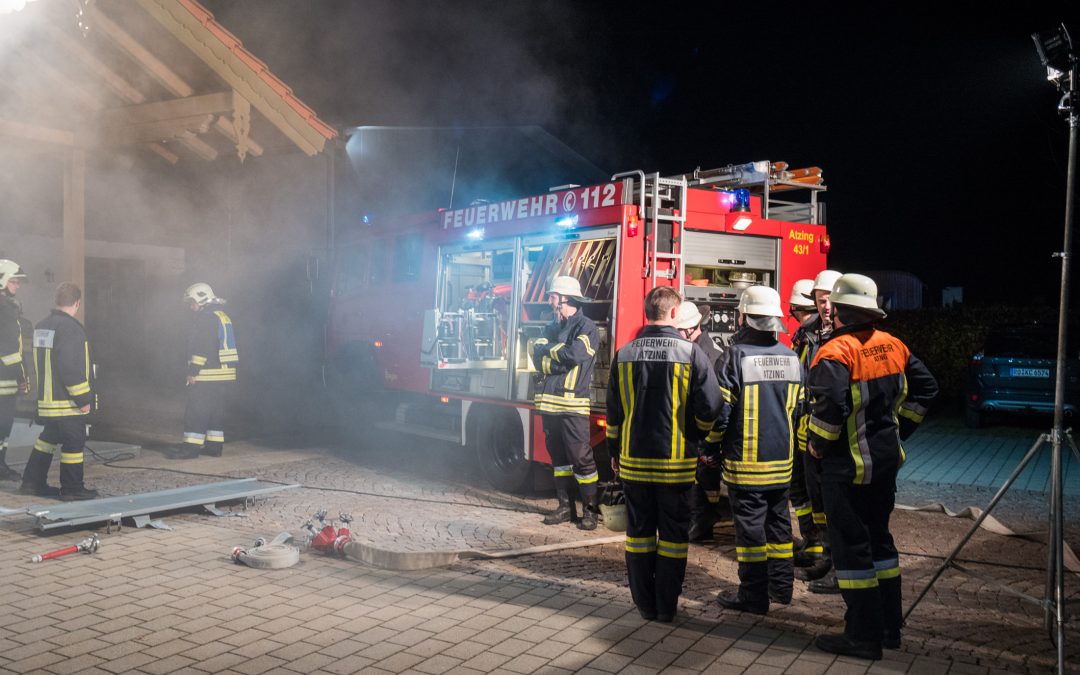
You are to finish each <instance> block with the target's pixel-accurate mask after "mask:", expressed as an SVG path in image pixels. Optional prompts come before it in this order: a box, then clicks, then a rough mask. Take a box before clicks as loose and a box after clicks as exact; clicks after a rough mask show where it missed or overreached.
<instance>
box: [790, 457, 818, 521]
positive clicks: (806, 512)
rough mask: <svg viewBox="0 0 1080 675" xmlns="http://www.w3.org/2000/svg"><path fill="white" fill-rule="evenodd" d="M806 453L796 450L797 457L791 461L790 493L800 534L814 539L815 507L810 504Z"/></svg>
mask: <svg viewBox="0 0 1080 675" xmlns="http://www.w3.org/2000/svg"><path fill="white" fill-rule="evenodd" d="M805 459H806V453H805V452H800V451H798V450H796V452H795V457H794V458H793V461H792V462H791V487H790V488H789V490H788V494H789V496H790V500H791V508H792V509H794V511H795V518H796V519H797V520H798V523H799V536H801V537H802V538H803V539H813V538H814V536H815V533H814V507H813V506H811V504H810V492H809V490H807V488H806V461H805Z"/></svg>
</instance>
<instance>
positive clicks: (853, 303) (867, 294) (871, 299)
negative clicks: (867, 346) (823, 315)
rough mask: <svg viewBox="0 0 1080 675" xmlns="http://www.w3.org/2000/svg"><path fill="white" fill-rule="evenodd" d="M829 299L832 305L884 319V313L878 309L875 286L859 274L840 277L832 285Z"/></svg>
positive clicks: (872, 281)
mask: <svg viewBox="0 0 1080 675" xmlns="http://www.w3.org/2000/svg"><path fill="white" fill-rule="evenodd" d="M830 299H831V300H832V304H834V305H843V306H845V307H853V308H855V309H858V310H860V311H863V312H866V313H867V314H872V315H874V316H876V317H878V318H881V319H883V318H885V312H884V311H882V309H881V308H880V307H878V301H877V284H876V283H874V280H873V279H871V278H870V277H867V276H863V275H861V274H844V275H842V276H841V277H840V278H839V279H837V280H836V283H835V284H834V285H833V287H832V295H831V296H830Z"/></svg>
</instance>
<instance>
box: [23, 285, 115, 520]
mask: <svg viewBox="0 0 1080 675" xmlns="http://www.w3.org/2000/svg"><path fill="white" fill-rule="evenodd" d="M81 306H82V291H81V290H79V287H78V286H76V285H75V284H72V283H67V282H65V283H62V284H60V286H59V287H57V289H56V308H55V309H53V310H52V313H50V314H49V316H47V317H46V318H44V319H43V320H41V322H39V323H38V325H37V326H35V327H34V368H35V369H36V372H37V380H38V397H37V400H38V404H37V416H38V421H39V422H40V423H41V424H42V425H43V426H44V428H43V429H42V430H41V435H40V436H38V440H37V443H35V444H34V450H33V451H32V452H31V453H30V460H29V461H28V462H27V463H26V471H25V472H23V480H22V486H21V487H20V488H19V492H20V493H21V494H33V495H37V496H39V497H56V496H59V497H60V499H62V500H64V501H77V500H83V499H94V498H96V497H97V496H98V493H97V490H89V489H87V488H86V485H85V484H84V483H83V448H84V446H85V445H86V420H87V415H89V414H90V411H91V409H92V408H94V407H95V404H96V402H97V395H96V394H95V392H94V389H93V379H94V375H93V374H94V367H93V362H92V361H91V360H90V345H89V344H88V343H87V341H86V331H85V330H83V326H82V324H81V323H79V320H78V319H76V318H75V315H76V314H77V313H78V312H79V307H81ZM57 449H59V450H60V489H59V490H57V489H56V488H55V487H51V486H49V485H48V484H47V483H46V477H47V476H48V474H49V466H50V465H51V464H52V460H53V453H55V452H56V450H57Z"/></svg>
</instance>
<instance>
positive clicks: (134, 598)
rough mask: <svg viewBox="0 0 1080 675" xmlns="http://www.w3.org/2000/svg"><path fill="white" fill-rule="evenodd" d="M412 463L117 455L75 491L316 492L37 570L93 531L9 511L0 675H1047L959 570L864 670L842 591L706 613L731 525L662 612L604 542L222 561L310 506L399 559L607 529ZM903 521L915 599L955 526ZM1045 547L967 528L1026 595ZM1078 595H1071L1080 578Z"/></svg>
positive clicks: (724, 568)
mask: <svg viewBox="0 0 1080 675" xmlns="http://www.w3.org/2000/svg"><path fill="white" fill-rule="evenodd" d="M283 446H284V447H283ZM415 460H416V457H415V456H412V455H406V456H405V457H402V458H397V459H396V460H394V459H389V458H387V457H385V456H374V457H358V458H350V457H348V456H345V455H340V454H334V453H331V452H329V451H325V450H321V449H314V450H299V449H295V448H290V447H288V446H287V445H285V444H283V443H281V442H280V439H277V440H276V441H275V442H274V443H273V445H272V447H271V446H270V445H269V444H259V443H234V444H230V446H229V453H228V455H227V456H226V457H223V458H220V459H216V458H215V459H211V458H204V459H199V460H192V461H188V462H169V461H167V460H164V459H162V458H161V457H160V455H158V454H157V453H154V452H145V453H144V454H143V456H141V457H139V458H136V459H134V460H130V461H126V462H118V463H117V466H129V467H130V466H138V467H146V468H139V469H121V468H113V467H106V466H101V465H95V464H91V465H88V467H87V474H88V483H90V484H91V485H93V486H95V487H98V488H100V489H102V490H103V491H104V492H106V493H109V494H125V493H129V492H136V491H147V490H155V489H164V488H169V487H177V486H180V485H190V484H195V483H201V482H209V481H211V480H214V478H211V477H209V476H208V475H220V476H257V477H259V478H262V479H267V480H279V481H283V482H297V483H302V484H304V485H308V486H312V487H313V488H315V489H301V490H292V491H287V492H282V493H277V494H274V495H271V496H269V497H267V498H265V499H260V500H259V501H258V502H257V503H256V504H255V505H254V506H252V507H250V508H247V509H246V510H245V508H244V507H243V506H242V505H233V506H229V507H228V508H227V510H228V511H229V512H231V513H233V514H235V515H236V516H237V517H225V518H215V517H212V516H209V515H203V514H198V513H194V512H185V513H178V514H172V515H168V516H166V517H165V518H164V520H165V521H166V522H167V523H168V524H169V525H170V526H171V527H173V528H174V529H173V530H172V531H159V530H152V529H143V530H135V529H130V528H124V529H123V530H121V531H119V532H115V531H114V532H113V533H112V534H105V533H104V532H103V531H102V532H101V536H102V548H101V550H100V551H99V552H98V553H96V554H94V555H92V556H87V555H78V556H68V557H66V558H62V559H58V560H53V561H48V562H45V563H41V564H32V563H30V562H28V560H29V557H30V555H31V554H32V553H36V552H41V551H44V550H49V549H52V548H58V547H60V546H63V545H67V544H68V543H70V542H71V541H74V540H77V539H79V538H81V537H82V536H85V531H84V530H74V531H68V532H63V533H58V534H52V535H50V536H42V535H39V534H37V533H36V532H34V531H33V530H32V528H31V523H30V520H29V519H28V518H7V519H2V520H0V529H2V530H3V532H4V534H5V535H6V539H5V541H6V544H7V545H6V546H5V547H4V548H3V549H2V550H0V568H2V569H4V570H5V572H6V573H5V578H4V584H5V592H4V594H3V596H2V597H0V670H3V671H4V672H29V671H35V670H37V671H39V672H51V673H62V672H108V673H122V672H144V673H164V672H191V673H205V672H240V673H255V672H283V673H289V672H297V673H316V672H318V673H322V672H326V673H347V672H361V671H363V672H422V673H442V672H459V673H467V672H513V673H529V672H546V673H547V672H550V673H555V672H575V671H579V672H597V673H600V672H604V673H607V672H626V673H635V672H657V671H660V670H663V671H665V672H672V673H679V672H688V673H689V672H693V673H698V672H710V673H711V672H720V673H732V672H745V673H796V674H798V673H807V674H809V673H867V672H874V673H879V672H881V673H900V672H910V673H944V672H950V673H968V672H971V673H990V672H1043V671H1045V670H1046V669H1047V668H1048V667H1049V666H1050V665H1051V664H1052V663H1053V650H1052V648H1051V646H1050V645H1049V644H1048V642H1047V640H1046V638H1045V633H1044V632H1043V631H1042V629H1041V615H1040V613H1039V611H1038V610H1037V609H1034V608H1030V607H1028V606H1027V605H1024V604H1023V603H1021V602H1020V601H1018V600H1016V599H1015V598H1014V597H1012V596H1011V595H1009V594H1008V593H1004V592H1001V591H999V590H996V589H994V588H993V587H992V586H991V585H990V584H988V583H986V582H983V581H978V580H972V579H969V578H967V577H965V576H963V575H960V574H959V573H956V572H951V571H950V572H948V573H946V575H945V576H944V577H942V579H941V581H939V583H938V585H937V586H935V588H934V590H933V592H932V593H931V595H930V596H928V598H927V600H926V601H924V604H923V605H922V606H921V607H920V608H919V610H918V612H917V613H916V615H915V616H914V617H913V618H912V621H911V625H910V626H909V628H908V629H907V631H906V632H905V635H904V646H903V649H902V650H899V651H886V659H885V660H883V661H881V662H878V663H876V664H868V663H866V662H863V661H858V660H854V659H844V658H834V657H832V656H830V655H828V654H824V653H821V652H818V651H816V650H815V649H814V648H813V647H812V646H811V642H812V639H813V636H814V635H817V634H819V633H821V632H823V631H829V630H834V629H838V628H839V626H840V625H841V622H842V613H843V608H842V603H841V602H840V600H839V598H838V597H837V596H815V595H812V594H808V593H806V592H805V590H804V588H803V585H802V584H801V583H798V582H797V588H796V596H795V601H794V602H793V603H792V605H791V606H790V607H786V608H774V610H773V611H772V612H771V613H770V615H769V616H767V617H748V616H743V615H738V614H734V613H731V612H727V611H723V610H720V609H719V608H718V607H717V606H716V605H715V603H714V602H713V601H712V598H713V597H714V595H715V593H716V591H717V589H719V588H725V587H728V586H730V585H731V584H733V583H734V580H735V579H736V575H735V569H736V565H735V562H734V555H733V548H734V541H733V538H732V536H731V531H730V528H727V529H725V528H723V527H721V528H719V529H718V531H717V540H716V541H715V542H714V543H710V544H708V545H705V546H694V547H692V548H691V556H690V561H689V568H688V573H687V581H686V591H685V594H684V600H683V603H682V610H681V612H680V615H679V616H678V618H677V619H676V621H675V622H674V623H673V624H659V623H649V622H645V621H643V620H642V619H640V618H639V617H638V615H637V612H636V611H635V610H634V608H633V606H632V604H631V603H630V600H629V592H628V590H627V589H626V584H625V569H624V566H623V563H622V556H623V553H622V549H621V546H620V545H617V544H604V545H598V546H593V547H588V548H575V549H568V550H563V551H557V552H552V553H547V554H542V555H533V556H527V557H518V558H503V559H495V560H463V561H460V562H457V563H455V564H453V565H451V566H449V567H447V568H438V569H428V570H419V571H411V572H395V571H389V570H380V569H374V568H369V567H365V566H363V565H359V564H357V563H352V562H349V561H345V560H338V559H333V558H329V557H325V556H322V555H320V554H317V553H312V552H305V553H304V554H302V556H301V562H300V564H298V565H297V566H295V567H292V568H289V569H285V570H256V569H251V568H247V567H243V566H238V565H235V564H233V563H232V562H231V560H230V559H229V557H228V552H229V550H230V549H231V548H232V546H234V545H237V544H241V545H245V544H249V543H250V542H251V540H252V539H253V538H254V537H255V536H256V535H273V534H276V533H277V532H278V531H280V530H285V529H287V530H291V531H297V530H298V529H299V525H300V524H301V523H302V522H303V521H304V520H305V519H307V518H308V517H309V516H310V515H311V513H313V512H314V511H315V510H317V509H319V508H328V509H329V510H330V512H331V514H336V512H338V511H343V510H344V511H350V512H352V513H353V515H354V516H355V517H356V518H357V520H356V521H355V522H354V523H353V525H352V529H353V531H354V532H356V533H357V534H358V535H362V536H364V537H365V538H368V539H370V540H371V541H373V542H376V543H377V544H378V545H380V546H385V547H388V548H396V549H397V550H401V551H423V550H459V549H463V548H475V549H481V550H488V551H499V550H510V549H517V548H523V547H528V546H536V545H540V544H550V543H561V542H575V541H580V540H582V539H589V538H600V537H604V536H609V535H610V533H608V532H606V531H603V530H600V531H597V532H596V533H582V532H580V531H578V530H576V529H575V528H572V527H569V526H563V527H545V526H543V525H541V524H540V523H539V520H540V516H539V513H540V512H542V511H544V510H545V509H547V508H551V506H552V505H553V502H552V500H550V499H538V498H526V497H517V496H510V495H505V494H499V493H495V492H492V491H489V490H486V489H484V488H481V487H477V486H476V485H474V484H472V483H470V482H469V480H468V477H467V475H463V473H465V470H464V469H462V468H460V467H459V468H457V469H456V470H454V471H446V466H445V465H442V464H441V463H440V462H417V461H415ZM161 469H180V470H182V471H187V472H192V473H201V474H208V475H204V476H198V475H188V474H179V473H171V472H166V471H162V470H161ZM0 503H2V504H3V505H4V506H8V507H12V506H17V505H21V504H24V503H25V498H21V497H18V496H16V495H13V494H10V493H0ZM240 516H246V517H240ZM895 529H896V531H897V532H898V541H899V544H900V547H901V549H903V550H904V553H905V554H904V556H903V560H902V565H903V567H904V570H905V576H904V584H905V594H906V597H908V598H912V597H913V594H914V593H915V592H916V591H917V589H918V588H919V587H920V586H921V583H923V582H924V580H925V579H926V578H927V577H928V575H929V574H930V573H931V572H932V571H933V569H934V568H935V567H936V565H937V563H938V560H937V559H936V558H933V557H930V556H935V555H941V554H942V553H943V552H945V551H947V549H948V548H949V547H950V546H949V544H951V543H952V542H954V541H955V540H957V539H958V538H959V536H960V534H961V533H962V532H963V531H964V530H965V529H966V524H965V523H959V522H955V521H950V520H948V519H946V518H944V517H942V516H935V515H929V514H921V513H898V514H897V515H896V527H895ZM928 533H932V536H931V535H930V534H928ZM1003 551H1007V552H1008V555H1005V556H1003V555H1002V552H1003ZM1044 555H1045V552H1044V547H1042V546H1040V545H1039V544H1038V543H1035V542H1030V541H1023V540H1012V539H1010V540H1004V539H1001V538H999V537H995V536H993V535H987V534H982V533H980V534H977V535H976V536H975V538H974V540H973V541H972V543H971V544H970V545H969V547H968V548H967V549H965V554H964V557H966V558H969V559H973V560H983V561H985V562H988V563H1001V562H1006V563H1017V562H1025V561H1026V564H1025V566H1021V567H1017V566H1001V565H999V564H994V565H990V564H971V565H970V566H971V567H973V568H977V569H979V570H980V571H982V572H986V573H988V574H990V575H991V576H993V577H994V578H995V579H997V580H1000V581H1004V582H1006V583H1008V584H1009V585H1010V586H1011V587H1013V588H1018V589H1025V590H1028V591H1030V592H1034V593H1035V594H1037V595H1038V594H1040V593H1041V590H1042V584H1043V571H1042V568H1041V567H1040V561H1041V560H1042V558H1043V557H1044ZM1070 597H1071V598H1073V599H1074V600H1075V599H1076V597H1077V595H1076V590H1075V587H1074V585H1071V586H1070ZM1073 635H1075V632H1074V633H1073ZM1078 642H1080V641H1078ZM1070 647H1072V648H1074V649H1080V645H1070ZM1069 666H1070V667H1071V668H1073V669H1076V670H1080V659H1077V657H1076V656H1071V657H1070V661H1069Z"/></svg>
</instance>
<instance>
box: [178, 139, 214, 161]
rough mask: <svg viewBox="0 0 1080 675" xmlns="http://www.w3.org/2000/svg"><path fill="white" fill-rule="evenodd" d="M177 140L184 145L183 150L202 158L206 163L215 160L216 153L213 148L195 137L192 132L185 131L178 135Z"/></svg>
mask: <svg viewBox="0 0 1080 675" xmlns="http://www.w3.org/2000/svg"><path fill="white" fill-rule="evenodd" d="M178 140H179V141H180V143H182V144H183V145H184V147H185V148H187V149H188V150H191V151H192V152H194V153H195V154H196V155H198V156H199V157H202V158H203V159H205V160H206V161H208V162H212V161H214V160H215V159H217V156H218V151H217V150H215V149H214V148H213V146H211V145H210V144H209V143H207V142H206V141H204V140H202V139H201V138H199V137H198V136H196V135H195V134H194V133H193V132H190V131H185V132H184V133H182V134H180V136H179V138H178Z"/></svg>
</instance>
